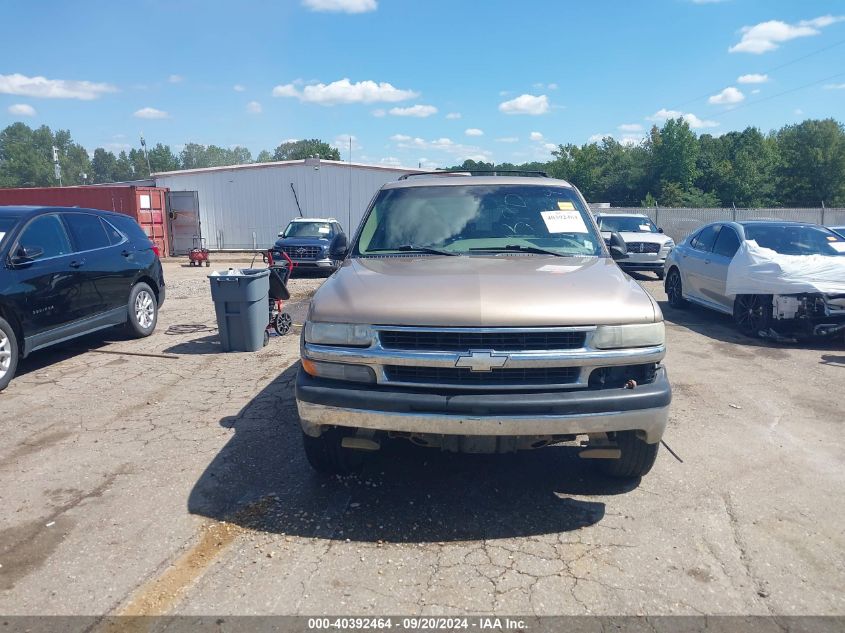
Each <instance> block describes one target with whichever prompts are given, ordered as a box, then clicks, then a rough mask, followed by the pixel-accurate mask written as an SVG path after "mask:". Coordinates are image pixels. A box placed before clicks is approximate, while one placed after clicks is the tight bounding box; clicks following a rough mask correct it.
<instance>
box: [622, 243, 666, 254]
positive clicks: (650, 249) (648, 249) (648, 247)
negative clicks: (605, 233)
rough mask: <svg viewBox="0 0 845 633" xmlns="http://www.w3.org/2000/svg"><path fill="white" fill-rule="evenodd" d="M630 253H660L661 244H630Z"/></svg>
mask: <svg viewBox="0 0 845 633" xmlns="http://www.w3.org/2000/svg"><path fill="white" fill-rule="evenodd" d="M627 247H628V252H629V253H659V252H660V244H658V243H657V242H628V243H627Z"/></svg>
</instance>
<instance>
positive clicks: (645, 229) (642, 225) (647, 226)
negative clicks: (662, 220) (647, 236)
mask: <svg viewBox="0 0 845 633" xmlns="http://www.w3.org/2000/svg"><path fill="white" fill-rule="evenodd" d="M640 231H651V227H650V226H649V225H648V224H640Z"/></svg>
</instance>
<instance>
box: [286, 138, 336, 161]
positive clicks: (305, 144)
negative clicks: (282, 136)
mask: <svg viewBox="0 0 845 633" xmlns="http://www.w3.org/2000/svg"><path fill="white" fill-rule="evenodd" d="M315 156H319V157H320V158H324V159H326V160H340V152H339V151H338V150H337V148H336V147H332V146H331V145H329V144H328V143H325V142H323V141H321V140H320V139H316V138H309V139H304V140H301V141H286V142H284V143H282V144H281V145H279V146H278V147H277V148H276V151H275V152H273V160H302V159H304V158H312V157H315Z"/></svg>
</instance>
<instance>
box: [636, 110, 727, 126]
mask: <svg viewBox="0 0 845 633" xmlns="http://www.w3.org/2000/svg"><path fill="white" fill-rule="evenodd" d="M678 117H680V118H682V119H684V120H685V121H686V122H687V123H689V126H690V127H691V128H692V129H694V130H699V129H702V128H710V127H718V125H719V123H718V122H717V121H710V120H707V119H700V118H699V117H697V116H696V115H694V114H693V113H691V112H686V113H684V112H680V111H678V110H667V109H666V108H661V109H660V110H658V111H657V112H655V113H654V114H652V115H651V116H649V117H646V119H647V120H649V121H654V122H655V123H662V122H663V121H665V120H666V119H677V118H678Z"/></svg>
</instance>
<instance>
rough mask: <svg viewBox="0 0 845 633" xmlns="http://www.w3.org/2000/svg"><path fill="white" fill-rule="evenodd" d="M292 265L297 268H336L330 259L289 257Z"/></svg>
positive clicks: (335, 264)
mask: <svg viewBox="0 0 845 633" xmlns="http://www.w3.org/2000/svg"><path fill="white" fill-rule="evenodd" d="M291 261H292V262H293V263H294V266H296V267H298V268H336V267H337V263H336V262H334V261H333V260H331V259H296V258H295V257H291Z"/></svg>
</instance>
